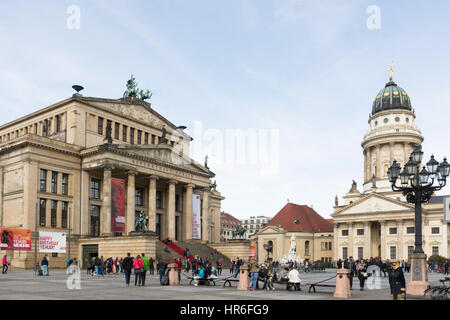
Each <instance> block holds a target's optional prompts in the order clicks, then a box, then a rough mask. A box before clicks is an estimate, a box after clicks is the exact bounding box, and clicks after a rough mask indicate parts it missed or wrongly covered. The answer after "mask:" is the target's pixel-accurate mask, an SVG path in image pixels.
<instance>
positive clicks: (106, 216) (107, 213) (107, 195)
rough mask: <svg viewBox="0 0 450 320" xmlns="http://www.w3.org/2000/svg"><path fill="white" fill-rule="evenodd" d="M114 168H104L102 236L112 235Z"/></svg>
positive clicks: (101, 216)
mask: <svg viewBox="0 0 450 320" xmlns="http://www.w3.org/2000/svg"><path fill="white" fill-rule="evenodd" d="M111 172H112V167H111V166H106V167H104V168H103V188H102V199H103V203H102V208H101V213H100V228H101V235H102V236H103V235H110V234H111V175H112V173H111Z"/></svg>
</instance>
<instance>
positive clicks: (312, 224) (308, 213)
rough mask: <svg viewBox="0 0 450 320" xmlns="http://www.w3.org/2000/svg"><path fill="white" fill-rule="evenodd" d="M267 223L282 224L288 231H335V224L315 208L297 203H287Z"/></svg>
mask: <svg viewBox="0 0 450 320" xmlns="http://www.w3.org/2000/svg"><path fill="white" fill-rule="evenodd" d="M296 222H297V223H296ZM267 225H268V226H275V227H278V226H281V228H283V229H284V230H287V231H304V232H333V224H332V223H330V222H329V221H327V219H324V218H322V217H321V216H320V215H319V214H318V213H317V212H316V211H314V209H312V208H310V207H308V206H305V205H298V204H295V203H287V204H286V205H285V206H284V207H283V209H281V210H280V212H278V213H277V214H276V215H275V217H273V218H272V220H270V221H269V223H268V224H267Z"/></svg>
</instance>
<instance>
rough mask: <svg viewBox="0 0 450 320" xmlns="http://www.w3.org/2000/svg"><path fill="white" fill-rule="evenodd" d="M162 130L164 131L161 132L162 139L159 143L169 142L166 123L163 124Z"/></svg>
mask: <svg viewBox="0 0 450 320" xmlns="http://www.w3.org/2000/svg"><path fill="white" fill-rule="evenodd" d="M161 132H162V134H161V139H160V140H159V144H167V138H166V135H167V130H166V125H163V126H162V128H161Z"/></svg>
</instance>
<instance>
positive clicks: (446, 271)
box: [444, 260, 448, 275]
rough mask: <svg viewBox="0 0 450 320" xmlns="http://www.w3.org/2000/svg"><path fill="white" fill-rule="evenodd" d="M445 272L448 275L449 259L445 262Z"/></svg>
mask: <svg viewBox="0 0 450 320" xmlns="http://www.w3.org/2000/svg"><path fill="white" fill-rule="evenodd" d="M444 274H445V275H448V260H447V261H445V263H444Z"/></svg>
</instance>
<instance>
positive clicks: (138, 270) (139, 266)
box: [133, 255, 144, 286]
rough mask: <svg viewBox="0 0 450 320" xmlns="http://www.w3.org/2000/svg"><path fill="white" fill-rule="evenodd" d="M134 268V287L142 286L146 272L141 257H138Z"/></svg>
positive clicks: (134, 262)
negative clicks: (143, 274)
mask: <svg viewBox="0 0 450 320" xmlns="http://www.w3.org/2000/svg"><path fill="white" fill-rule="evenodd" d="M133 268H134V285H135V286H137V285H138V284H139V286H141V285H142V273H143V272H144V261H142V259H141V256H140V255H137V257H136V259H134V261H133Z"/></svg>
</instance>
